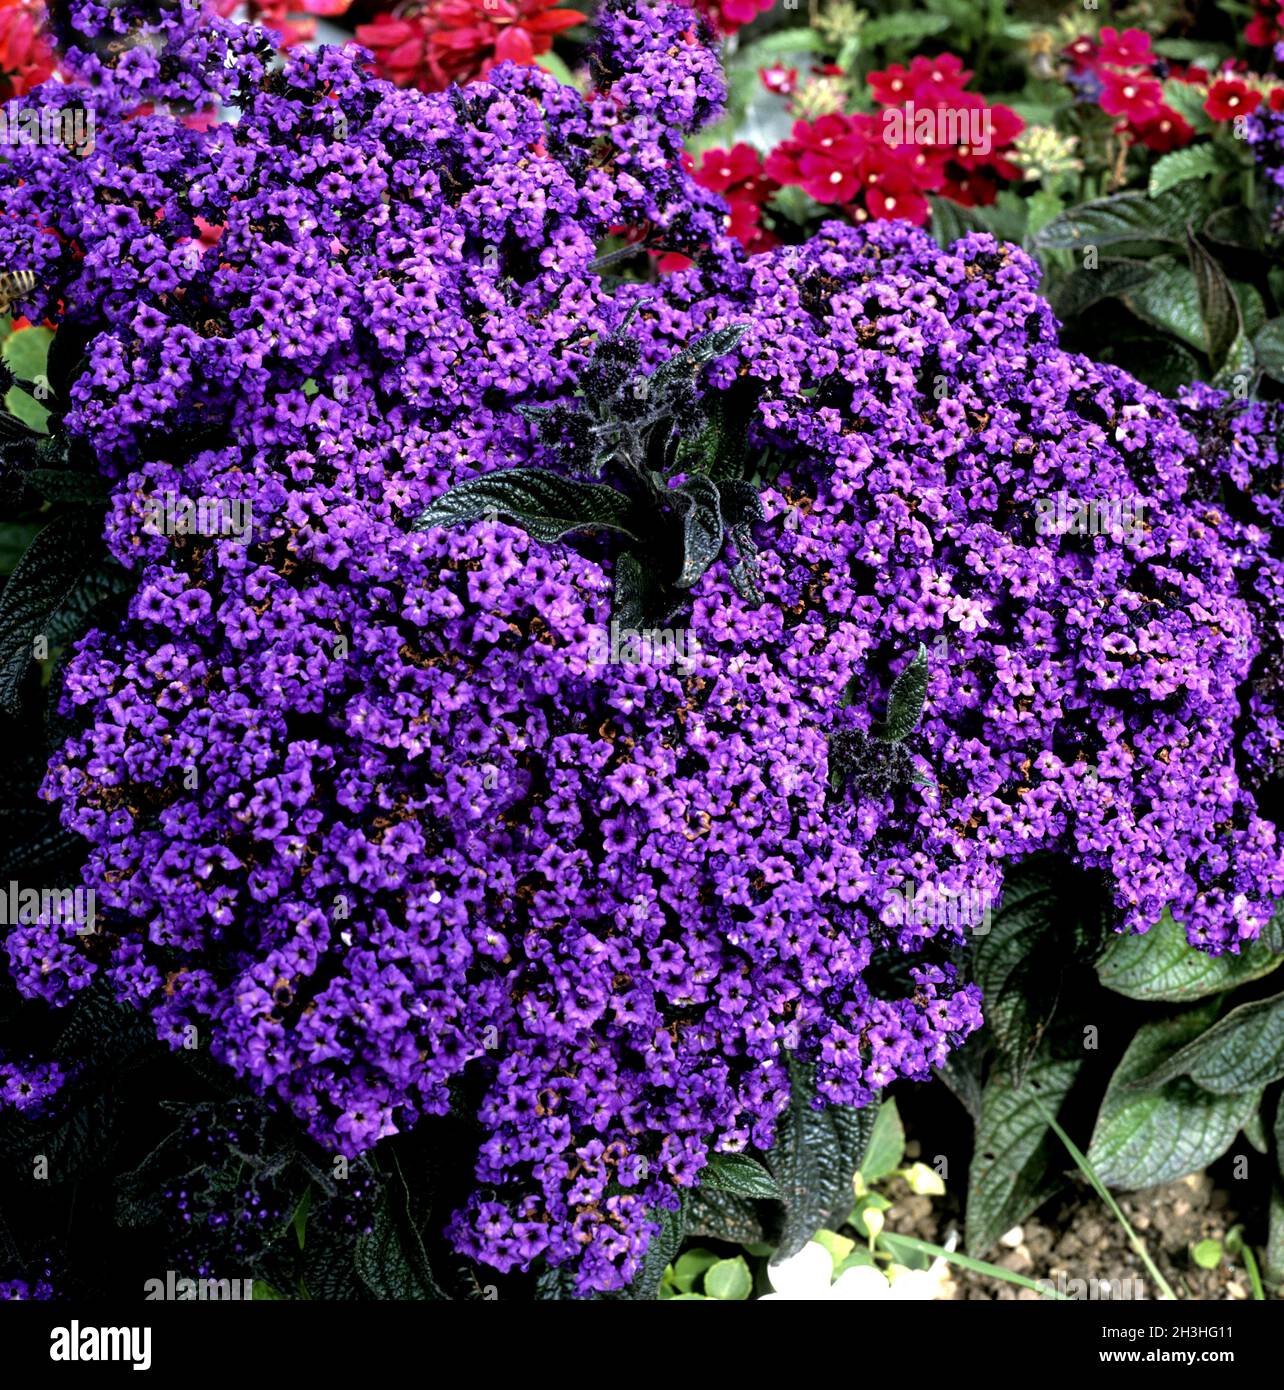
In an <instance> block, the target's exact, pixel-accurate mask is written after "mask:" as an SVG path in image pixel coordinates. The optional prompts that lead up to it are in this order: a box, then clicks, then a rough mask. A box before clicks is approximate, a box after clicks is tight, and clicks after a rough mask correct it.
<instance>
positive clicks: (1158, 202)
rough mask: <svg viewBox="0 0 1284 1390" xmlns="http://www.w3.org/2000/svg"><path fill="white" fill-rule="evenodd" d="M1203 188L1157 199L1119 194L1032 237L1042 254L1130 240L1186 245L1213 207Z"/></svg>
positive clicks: (1185, 186)
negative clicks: (1189, 229) (1191, 229)
mask: <svg viewBox="0 0 1284 1390" xmlns="http://www.w3.org/2000/svg"><path fill="white" fill-rule="evenodd" d="M1210 206H1211V204H1210V200H1209V195H1208V193H1207V191H1206V190H1205V189H1204V187H1203V185H1202V184H1199V183H1193V182H1192V183H1179V184H1178V185H1177V186H1176V187H1175V188H1170V189H1168V191H1167V192H1165V193H1161V194H1160V195H1159V196H1158V197H1157V198H1151V197H1149V196H1148V195H1146V194H1145V193H1115V194H1112V195H1111V196H1110V197H1108V198H1098V199H1096V200H1094V201H1093V202H1090V203H1083V204H1081V205H1080V206H1079V207H1077V208H1071V209H1070V210H1069V211H1068V212H1063V213H1062V214H1061V216H1060V217H1054V218H1053V219H1052V221H1051V222H1049V223H1048V224H1047V225H1046V226H1045V227H1043V228H1041V229H1040V231H1039V232H1038V233H1036V235H1035V237H1034V244H1035V246H1036V247H1037V248H1038V249H1039V250H1041V251H1053V250H1060V251H1071V250H1074V249H1075V248H1077V247H1081V246H1118V245H1121V244H1123V243H1125V242H1131V241H1172V242H1176V243H1177V244H1178V245H1182V246H1184V245H1185V243H1186V225H1187V223H1189V222H1192V221H1194V222H1196V223H1198V222H1200V221H1201V220H1202V219H1203V217H1204V216H1205V215H1206V214H1207V212H1208V210H1209V208H1210Z"/></svg>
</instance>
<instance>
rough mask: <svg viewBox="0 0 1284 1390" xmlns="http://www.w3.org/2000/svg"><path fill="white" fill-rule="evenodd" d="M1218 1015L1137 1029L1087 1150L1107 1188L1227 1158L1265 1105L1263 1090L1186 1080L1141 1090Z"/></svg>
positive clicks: (1160, 1178)
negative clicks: (1217, 1087) (1213, 1088)
mask: <svg viewBox="0 0 1284 1390" xmlns="http://www.w3.org/2000/svg"><path fill="white" fill-rule="evenodd" d="M1187 949H1189V948H1187ZM1215 1010H1216V1005H1215V1004H1214V1005H1212V1006H1211V1008H1210V1006H1208V1005H1205V1006H1202V1007H1201V1008H1198V1009H1196V1010H1193V1011H1190V1012H1186V1013H1183V1014H1181V1015H1179V1016H1178V1017H1176V1018H1172V1019H1166V1020H1163V1021H1160V1022H1157V1023H1147V1024H1144V1025H1143V1026H1142V1027H1141V1028H1139V1029H1138V1030H1137V1034H1136V1036H1135V1037H1134V1038H1133V1040H1132V1043H1131V1044H1130V1045H1129V1047H1128V1050H1127V1052H1126V1053H1125V1054H1124V1057H1123V1060H1122V1061H1121V1062H1120V1063H1119V1066H1118V1068H1117V1070H1116V1071H1115V1074H1114V1076H1113V1077H1112V1078H1111V1080H1110V1084H1109V1087H1108V1088H1107V1090H1106V1094H1105V1097H1104V1099H1103V1100H1102V1102H1101V1110H1100V1112H1099V1113H1098V1115H1097V1122H1096V1128H1095V1129H1094V1130H1093V1135H1092V1143H1091V1145H1090V1147H1089V1149H1088V1161H1089V1162H1090V1163H1091V1164H1092V1165H1093V1167H1094V1168H1095V1169H1096V1170H1097V1173H1098V1174H1099V1176H1100V1178H1101V1180H1102V1182H1104V1183H1106V1184H1107V1185H1108V1186H1110V1187H1121V1188H1134V1189H1135V1188H1142V1187H1153V1186H1155V1185H1157V1184H1158V1183H1162V1182H1171V1181H1173V1180H1174V1179H1176V1178H1181V1177H1184V1176H1185V1175H1186V1174H1187V1173H1194V1172H1198V1171H1199V1170H1200V1169H1201V1168H1205V1167H1207V1166H1208V1164H1210V1163H1212V1162H1213V1161H1214V1160H1215V1159H1218V1158H1220V1157H1221V1156H1222V1154H1224V1153H1225V1152H1226V1150H1227V1149H1228V1148H1229V1147H1230V1145H1231V1144H1232V1142H1233V1141H1234V1139H1235V1136H1236V1135H1237V1134H1238V1133H1239V1130H1240V1127H1241V1126H1242V1125H1243V1124H1244V1123H1245V1122H1246V1121H1247V1120H1248V1119H1249V1117H1250V1116H1251V1115H1252V1113H1253V1112H1254V1111H1255V1109H1256V1108H1257V1106H1258V1105H1259V1104H1260V1101H1261V1092H1260V1091H1256V1092H1253V1091H1249V1092H1244V1093H1242V1094H1239V1095H1228V1096H1217V1095H1213V1094H1211V1093H1210V1092H1208V1091H1205V1090H1203V1089H1202V1088H1201V1087H1199V1086H1196V1085H1195V1084H1194V1083H1193V1082H1191V1081H1190V1080H1189V1079H1187V1078H1186V1077H1175V1078H1174V1079H1172V1080H1171V1081H1168V1082H1167V1083H1165V1084H1162V1085H1159V1086H1153V1085H1147V1086H1144V1087H1139V1086H1138V1085H1137V1084H1136V1083H1138V1082H1140V1081H1142V1080H1143V1079H1144V1078H1145V1077H1146V1076H1147V1075H1148V1074H1149V1073H1151V1072H1153V1071H1154V1070H1155V1069H1156V1068H1157V1067H1158V1066H1160V1065H1161V1064H1162V1063H1163V1062H1164V1061H1165V1060H1166V1059H1167V1058H1169V1057H1171V1056H1172V1054H1173V1053H1174V1052H1175V1051H1176V1050H1177V1049H1178V1048H1180V1047H1181V1046H1182V1045H1183V1044H1184V1043H1186V1042H1188V1041H1189V1040H1190V1039H1191V1038H1193V1037H1195V1036H1197V1035H1198V1034H1199V1033H1200V1031H1201V1030H1202V1029H1203V1028H1204V1027H1205V1026H1206V1025H1207V1024H1208V1023H1209V1022H1210V1021H1211V1017H1212V1013H1213V1012H1215Z"/></svg>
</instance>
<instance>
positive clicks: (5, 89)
mask: <svg viewBox="0 0 1284 1390" xmlns="http://www.w3.org/2000/svg"><path fill="white" fill-rule="evenodd" d="M44 24H45V12H44V7H43V5H26V4H17V5H11V6H8V7H6V8H5V9H2V10H0V74H3V80H2V81H0V95H2V96H3V97H4V99H5V100H8V99H9V98H10V97H20V96H24V95H25V94H26V93H27V92H29V91H30V90H31V89H32V87H37V86H39V85H40V83H41V82H43V81H44V80H45V79H46V78H47V77H50V76H51V75H52V74H53V70H54V66H55V64H54V56H53V51H52V50H51V49H50V47H49V45H48V43H46V42H45V37H44Z"/></svg>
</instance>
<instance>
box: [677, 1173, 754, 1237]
mask: <svg viewBox="0 0 1284 1390" xmlns="http://www.w3.org/2000/svg"><path fill="white" fill-rule="evenodd" d="M687 1231H688V1234H690V1235H693V1236H707V1237H709V1238H710V1239H711V1240H725V1241H729V1242H730V1243H731V1244H732V1245H754V1244H756V1243H757V1242H758V1241H760V1240H762V1239H763V1237H764V1235H765V1234H766V1232H765V1230H764V1227H763V1224H762V1218H761V1217H760V1216H759V1214H758V1208H757V1207H756V1206H755V1204H754V1202H753V1200H752V1199H751V1198H748V1197H736V1196H734V1195H733V1194H732V1193H730V1192H715V1191H713V1189H712V1188H708V1187H698V1188H696V1190H695V1191H694V1192H693V1193H692V1194H691V1196H690V1198H689V1200H688V1202H687Z"/></svg>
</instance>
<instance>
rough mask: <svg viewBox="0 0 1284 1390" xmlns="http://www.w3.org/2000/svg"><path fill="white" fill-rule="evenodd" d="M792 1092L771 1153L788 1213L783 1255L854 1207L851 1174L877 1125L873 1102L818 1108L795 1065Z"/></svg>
mask: <svg viewBox="0 0 1284 1390" xmlns="http://www.w3.org/2000/svg"><path fill="white" fill-rule="evenodd" d="M790 1071H791V1075H792V1077H793V1096H792V1099H791V1101H790V1106H789V1109H788V1110H786V1111H785V1113H784V1114H783V1115H782V1116H781V1117H780V1120H779V1122H778V1123H777V1127H776V1142H775V1144H774V1145H773V1146H772V1149H771V1152H770V1153H769V1154H767V1155H766V1161H767V1167H768V1168H769V1169H770V1170H771V1173H772V1175H773V1176H774V1177H775V1179H776V1184H777V1186H778V1187H779V1188H780V1194H781V1200H782V1202H783V1203H784V1208H785V1210H784V1219H783V1224H782V1229H781V1232H780V1238H779V1241H778V1246H779V1249H778V1257H779V1258H780V1259H782V1260H784V1259H788V1258H789V1257H790V1256H791V1255H796V1254H797V1253H798V1252H799V1251H800V1250H801V1249H802V1248H803V1246H804V1245H806V1244H807V1242H808V1241H809V1240H810V1239H811V1238H812V1236H814V1235H815V1234H816V1232H817V1231H818V1230H820V1229H821V1227H822V1226H828V1225H830V1224H831V1223H834V1222H839V1221H842V1220H844V1219H845V1218H846V1216H847V1214H848V1212H849V1211H850V1209H851V1204H852V1197H853V1188H852V1179H853V1178H854V1177H855V1175H856V1171H857V1169H858V1168H859V1167H860V1165H861V1161H862V1159H863V1158H864V1156H865V1149H866V1146H867V1145H868V1143H869V1136H870V1134H871V1132H872V1131H873V1127H874V1118H875V1116H874V1107H873V1106H866V1107H865V1108H864V1109H863V1110H854V1109H852V1108H851V1107H850V1106H829V1107H826V1108H825V1109H822V1110H813V1109H812V1106H811V1100H812V1096H813V1095H814V1091H813V1087H812V1084H811V1081H810V1079H809V1078H808V1076H807V1075H806V1074H805V1073H804V1071H803V1069H802V1068H801V1067H800V1066H793V1067H791V1068H790Z"/></svg>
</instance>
